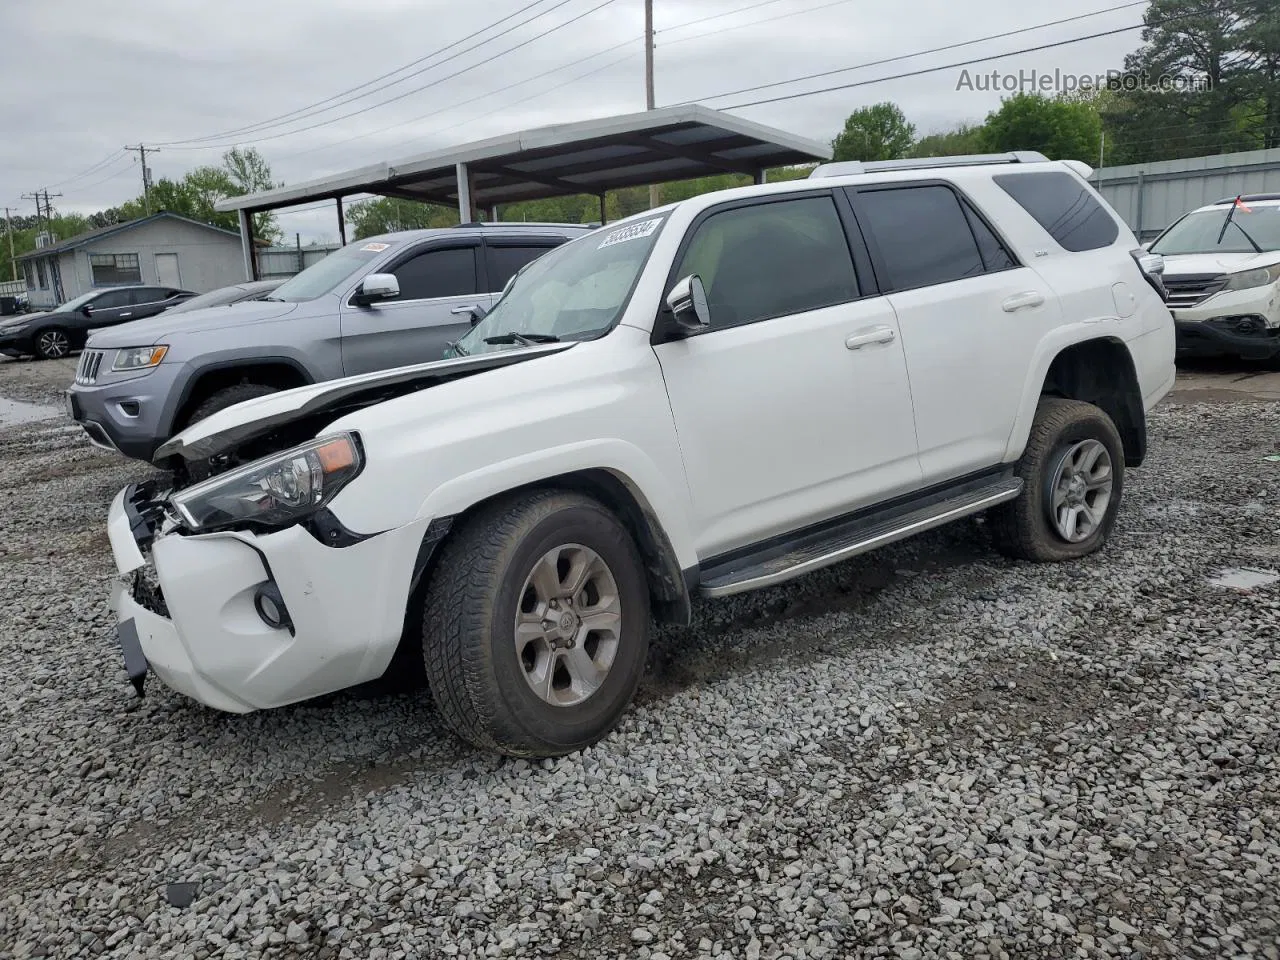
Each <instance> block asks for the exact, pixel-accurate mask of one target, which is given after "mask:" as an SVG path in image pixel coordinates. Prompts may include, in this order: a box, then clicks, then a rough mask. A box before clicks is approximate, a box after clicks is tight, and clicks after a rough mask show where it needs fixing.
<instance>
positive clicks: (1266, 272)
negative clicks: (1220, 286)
mask: <svg viewBox="0 0 1280 960" xmlns="http://www.w3.org/2000/svg"><path fill="white" fill-rule="evenodd" d="M1276 280H1280V264H1277V265H1276V266H1272V267H1262V268H1261V269H1258V270H1246V271H1245V272H1244V273H1233V274H1231V275H1230V276H1229V277H1227V286H1226V288H1225V289H1227V290H1248V289H1250V288H1251V287H1265V286H1266V285H1267V284H1269V283H1275V281H1276Z"/></svg>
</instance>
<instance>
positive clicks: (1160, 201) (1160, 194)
mask: <svg viewBox="0 0 1280 960" xmlns="http://www.w3.org/2000/svg"><path fill="white" fill-rule="evenodd" d="M1091 179H1092V181H1093V184H1094V186H1096V187H1097V188H1098V191H1099V192H1100V193H1101V194H1102V195H1103V197H1105V198H1106V200H1107V202H1108V203H1110V204H1111V205H1112V206H1113V207H1115V209H1116V212H1117V213H1119V214H1120V216H1121V217H1123V218H1124V220H1125V222H1126V223H1127V224H1129V227H1130V229H1132V230H1133V232H1134V233H1135V234H1137V236H1138V239H1140V240H1150V239H1152V238H1153V237H1155V236H1156V235H1157V234H1159V233H1160V231H1162V230H1163V229H1164V228H1165V227H1167V226H1169V224H1171V223H1173V221H1175V220H1177V219H1178V218H1179V217H1180V216H1182V215H1183V214H1184V213H1187V212H1188V211H1191V210H1194V209H1196V208H1197V207H1202V206H1204V205H1205V204H1207V203H1213V202H1214V201H1215V200H1221V199H1222V198H1223V197H1234V196H1236V195H1237V194H1241V193H1280V149H1275V150H1249V151H1246V152H1243V153H1223V154H1218V155H1217V156H1212V157H1190V158H1187V159H1185V160H1162V161H1159V162H1157V163H1139V164H1132V165H1129V166H1124V167H1104V168H1103V169H1101V170H1097V171H1095V172H1094V175H1093V177H1092V178H1091Z"/></svg>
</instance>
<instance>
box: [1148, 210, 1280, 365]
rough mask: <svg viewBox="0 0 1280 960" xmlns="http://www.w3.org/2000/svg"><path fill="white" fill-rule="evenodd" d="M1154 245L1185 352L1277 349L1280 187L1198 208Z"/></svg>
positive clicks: (1257, 353) (1249, 355) (1267, 353)
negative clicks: (1162, 263) (1161, 262)
mask: <svg viewBox="0 0 1280 960" xmlns="http://www.w3.org/2000/svg"><path fill="white" fill-rule="evenodd" d="M1149 247H1150V250H1151V252H1152V253H1154V254H1159V255H1160V256H1161V257H1163V259H1164V265H1165V266H1164V284H1165V286H1166V287H1167V288H1168V291H1169V308H1170V309H1171V310H1172V311H1173V317H1174V320H1176V321H1177V327H1178V354H1179V355H1180V356H1200V357H1206V356H1210V357H1211V356H1237V357H1244V358H1246V359H1250V360H1267V359H1270V358H1271V357H1276V356H1280V194H1274V193H1271V194H1257V195H1252V196H1242V197H1228V198H1226V199H1224V200H1219V201H1218V202H1217V203H1211V204H1209V205H1208V206H1207V207H1201V208H1200V209H1198V210H1193V211H1191V212H1190V213H1188V214H1186V215H1185V216H1183V217H1180V218H1179V219H1178V220H1176V221H1175V222H1174V223H1173V224H1172V225H1171V226H1170V227H1169V228H1168V229H1167V230H1165V231H1164V233H1162V234H1160V236H1158V237H1157V238H1156V239H1155V240H1153V241H1152V242H1151V244H1150V245H1149Z"/></svg>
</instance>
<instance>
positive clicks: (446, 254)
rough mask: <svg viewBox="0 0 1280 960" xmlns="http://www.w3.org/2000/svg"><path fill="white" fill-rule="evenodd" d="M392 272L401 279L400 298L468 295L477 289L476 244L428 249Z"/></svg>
mask: <svg viewBox="0 0 1280 960" xmlns="http://www.w3.org/2000/svg"><path fill="white" fill-rule="evenodd" d="M392 273H394V274H395V275H396V279H397V280H398V281H399V282H400V296H399V299H400V300H432V299H435V298H438V297H469V296H472V295H474V294H475V293H476V248H475V247H447V248H444V249H435V250H428V251H426V252H425V253H420V254H418V255H417V256H416V257H413V258H411V259H409V260H406V261H405V262H404V263H402V264H400V266H398V267H396V268H395V269H394V270H393V271H392Z"/></svg>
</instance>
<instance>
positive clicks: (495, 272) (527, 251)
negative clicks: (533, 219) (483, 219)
mask: <svg viewBox="0 0 1280 960" xmlns="http://www.w3.org/2000/svg"><path fill="white" fill-rule="evenodd" d="M555 246H558V244H554V243H544V244H543V245H541V246H533V245H530V246H520V247H509V246H500V247H492V246H491V247H488V248H487V249H486V251H485V260H486V265H487V266H488V268H489V289H490V290H492V291H493V292H494V293H497V292H498V291H500V290H501V289H502V288H503V287H505V286H506V285H507V281H508V280H510V279H511V278H512V277H514V276H515V275H516V273H517V272H519V270H520V268H521V267H523V266H524V265H525V264H527V263H531V262H533V261H534V260H537V259H538V258H539V257H540V256H542V255H543V254H544V253H546V252H547V251H548V250H550V249H552V248H553V247H555Z"/></svg>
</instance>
